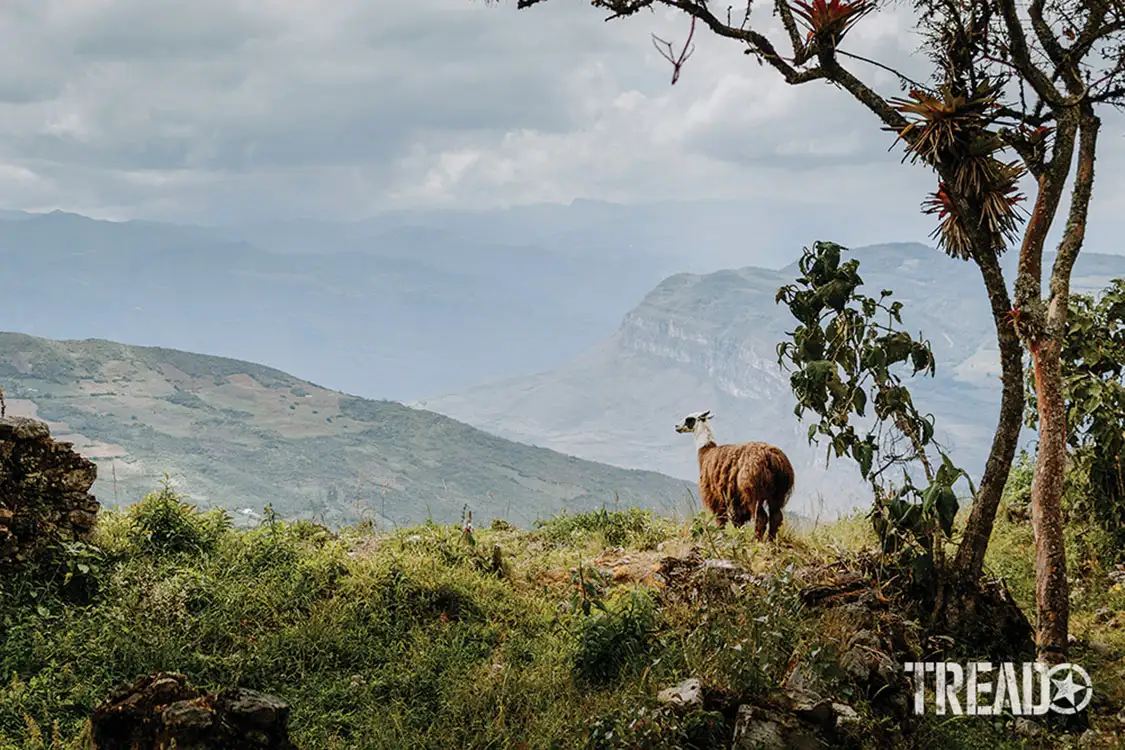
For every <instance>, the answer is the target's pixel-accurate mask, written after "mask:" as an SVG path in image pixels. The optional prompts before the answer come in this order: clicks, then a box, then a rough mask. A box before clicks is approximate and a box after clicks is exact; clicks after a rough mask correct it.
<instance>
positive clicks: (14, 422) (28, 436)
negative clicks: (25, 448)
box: [0, 417, 51, 442]
mask: <svg viewBox="0 0 1125 750" xmlns="http://www.w3.org/2000/svg"><path fill="white" fill-rule="evenodd" d="M50 438H51V429H50V428H49V427H47V423H46V422H41V421H39V420H38V419H29V418H27V417H4V418H2V419H0V440H4V441H12V442H21V441H28V442H33V441H36V440H49V439H50Z"/></svg>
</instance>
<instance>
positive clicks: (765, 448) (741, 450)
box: [676, 411, 794, 541]
mask: <svg viewBox="0 0 1125 750" xmlns="http://www.w3.org/2000/svg"><path fill="white" fill-rule="evenodd" d="M709 419H711V412H710V411H703V412H696V413H695V414H689V415H688V416H686V417H684V420H683V421H682V422H680V423H679V424H678V425H676V432H690V433H693V434H694V435H695V447H696V448H697V449H698V451H699V494H700V496H701V497H702V499H703V505H704V506H705V507H706V508H707V509H708V510H710V511H711V512H712V513H714V514H715V517H716V519H717V520H718V522H719V525H720V526H722V525H723V524H725V523H726V522H727V521H728V520H729V521H730V522H731V523H733V524H734V525H735V526H742V525H744V524H746V523H748V522H749V521H750V519H751V518H753V519H754V521H755V525H754V535H755V537H756V538H758V539H761V538H762V536H763V535H764V534H765V532H766V527H767V525H768V527H769V538H770V541H773V539H774V538H776V537H777V529H778V527H780V526H781V520H782V512H781V511H782V508H784V507H785V504H786V503H787V502H789V495H790V493H791V492H792V491H793V478H794V477H793V464H791V463H790V462H789V458H788V457H787V456H786V455H785V454H784V453H783V452H782V451H781V449H780V448H777V447H775V446H773V445H770V444H768V443H742V444H741V445H717V444H716V443H715V433H714V432H712V431H711V425H709V424H708V423H707V422H708V420H709Z"/></svg>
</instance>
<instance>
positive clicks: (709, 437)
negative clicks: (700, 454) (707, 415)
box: [695, 422, 715, 451]
mask: <svg viewBox="0 0 1125 750" xmlns="http://www.w3.org/2000/svg"><path fill="white" fill-rule="evenodd" d="M713 445H715V433H714V432H712V431H711V425H709V424H707V423H706V422H700V423H699V424H698V425H697V426H696V428H695V449H696V450H697V451H701V450H703V449H704V448H710V447H711V446H713Z"/></svg>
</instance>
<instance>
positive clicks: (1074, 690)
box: [1047, 664, 1094, 714]
mask: <svg viewBox="0 0 1125 750" xmlns="http://www.w3.org/2000/svg"><path fill="white" fill-rule="evenodd" d="M1064 674H1065V675H1066V676H1065V677H1062V676H1061V675H1064ZM1057 675H1058V676H1057ZM1075 676H1077V677H1078V680H1077V681H1076V680H1075ZM1047 678H1048V679H1049V680H1050V681H1051V685H1052V688H1053V690H1052V694H1051V710H1052V711H1055V712H1057V713H1060V714H1076V713H1078V712H1079V711H1082V710H1083V709H1084V708H1086V706H1088V705H1089V704H1090V700H1091V699H1092V698H1093V697H1094V684H1093V682H1092V681H1091V680H1090V675H1089V673H1087V672H1086V670H1085V669H1083V668H1082V667H1080V666H1078V665H1077V664H1056V665H1055V666H1053V667H1051V670H1050V671H1049V672H1047ZM1079 695H1081V696H1082V697H1081V699H1079V698H1078V696H1079ZM1060 701H1062V702H1063V703H1062V705H1060V704H1059V702H1060Z"/></svg>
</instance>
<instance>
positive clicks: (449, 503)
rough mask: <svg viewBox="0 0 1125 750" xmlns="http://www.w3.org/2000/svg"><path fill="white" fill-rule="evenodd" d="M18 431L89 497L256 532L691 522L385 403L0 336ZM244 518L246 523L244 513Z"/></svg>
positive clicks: (572, 465) (622, 485)
mask: <svg viewBox="0 0 1125 750" xmlns="http://www.w3.org/2000/svg"><path fill="white" fill-rule="evenodd" d="M0 387H2V388H4V391H5V394H6V398H7V411H8V414H9V415H11V416H17V415H18V416H32V417H37V418H39V419H43V420H45V421H47V422H48V423H49V424H50V426H51V431H52V434H53V435H54V436H55V437H56V438H58V439H60V440H65V441H69V442H73V443H74V445H75V448H76V449H77V450H78V451H79V452H80V453H82V454H83V455H85V456H87V457H88V458H90V459H92V460H94V461H95V462H96V463H97V464H98V482H97V484H96V485H95V487H94V493H95V494H96V495H97V497H98V499H99V500H100V501H101V502H102V503H103V504H106V505H115V504H117V505H124V504H128V503H132V502H135V501H136V500H138V499H139V498H140V497H141V496H143V495H144V494H145V493H146V492H148V491H150V490H152V489H153V488H154V487H155V486H157V485H158V484H159V482H160V480H161V478H162V477H163V475H164V474H165V473H167V474H169V475H170V476H171V479H172V482H173V484H174V486H176V488H177V489H178V491H180V492H182V493H184V494H186V495H187V496H188V497H189V498H190V499H191V500H192V502H194V503H196V504H197V505H199V506H201V507H212V506H215V507H225V508H228V509H230V510H232V511H236V518H250V519H252V518H255V516H254V515H253V514H260V513H261V511H262V509H263V508H264V507H265V506H266V505H267V504H270V505H272V506H273V509H274V510H275V511H276V512H278V513H279V514H281V515H282V516H283V517H286V518H303V517H312V518H315V519H316V520H318V521H321V522H323V523H327V524H329V525H337V524H341V523H348V522H354V521H358V520H378V519H383V520H385V521H389V522H393V523H410V522H420V521H423V520H425V519H427V518H433V519H434V520H435V521H438V522H452V521H456V520H458V519H459V518H460V517H461V514H462V509H463V508H464V506H465V505H466V504H467V505H468V506H469V509H470V510H472V511H473V513H474V515H475V517H476V518H478V519H482V520H488V519H491V518H493V517H497V518H503V519H506V520H509V521H510V522H512V523H514V524H517V525H520V526H527V525H530V524H531V523H532V522H534V521H535V520H536V519H537V518H539V517H544V516H550V515H553V514H556V513H558V512H560V511H562V510H582V509H591V508H598V507H602V506H607V507H610V508H612V507H614V506H615V504H620V505H621V506H631V505H639V506H643V507H653V508H659V509H662V510H665V511H669V510H673V509H682V508H685V506H686V504H687V503H688V502H689V495H688V492H689V490H690V489H691V483H689V482H684V481H681V480H676V479H672V478H671V477H667V476H664V475H661V474H658V473H655V472H644V471H629V470H625V469H620V468H617V467H613V466H609V465H606V464H599V463H595V462H591V461H584V460H580V459H577V458H573V457H570V456H566V455H563V454H561V453H557V452H554V451H551V450H547V449H544V448H536V447H533V446H529V445H524V444H521V443H516V442H512V441H509V440H504V439H501V438H499V437H495V436H493V435H490V434H488V433H485V432H482V431H480V430H478V429H475V428H473V427H470V426H468V425H466V424H464V423H462V422H458V421H455V420H453V419H450V418H447V417H444V416H441V415H438V414H435V413H432V412H427V411H422V410H419V409H411V408H407V407H405V406H403V405H401V404H398V403H395V402H390V401H370V400H366V399H361V398H356V397H352V396H348V395H346V394H343V393H339V392H336V391H331V390H328V389H325V388H322V387H320V386H317V385H315V384H313V383H309V382H306V381H304V380H301V379H299V378H296V377H294V376H292V375H289V374H286V373H284V372H280V371H278V370H274V369H271V368H269V367H263V366H261V365H256V364H252V363H249V362H241V361H238V360H233V359H226V358H221V357H212V356H205V355H201V354H192V353H189V352H183V351H176V350H172V349H162V348H153V347H140V346H128V345H124V344H119V343H114V342H109V341H102V340H83V341H54V340H49V339H42V338H36V337H32V336H26V335H22V334H16V333H0ZM243 510H245V511H246V512H244V513H242V514H241V515H240V514H239V513H238V511H243Z"/></svg>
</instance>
